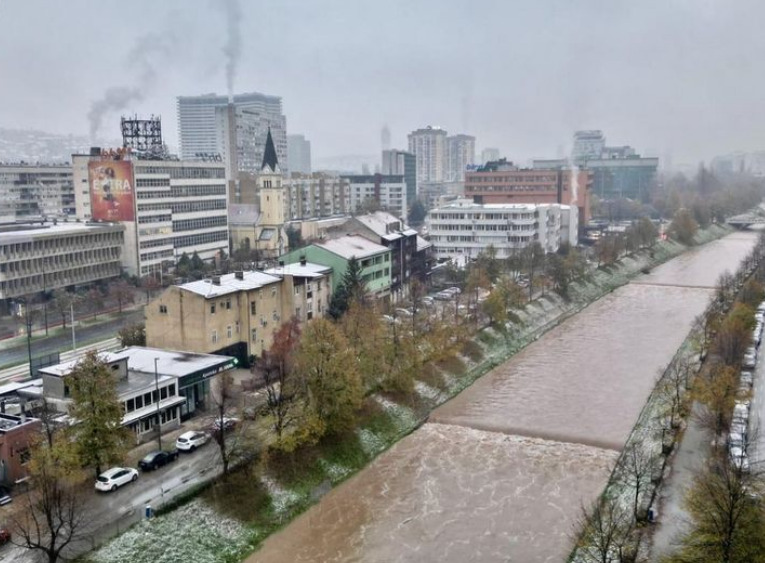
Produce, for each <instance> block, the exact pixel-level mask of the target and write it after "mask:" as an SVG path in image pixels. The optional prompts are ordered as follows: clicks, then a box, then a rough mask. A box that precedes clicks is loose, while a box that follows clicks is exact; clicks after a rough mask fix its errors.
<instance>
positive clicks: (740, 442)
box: [728, 430, 746, 450]
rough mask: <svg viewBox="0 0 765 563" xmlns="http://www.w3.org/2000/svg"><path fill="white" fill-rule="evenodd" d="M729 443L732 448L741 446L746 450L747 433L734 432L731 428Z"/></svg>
mask: <svg viewBox="0 0 765 563" xmlns="http://www.w3.org/2000/svg"><path fill="white" fill-rule="evenodd" d="M728 445H729V446H730V447H731V448H741V449H742V450H746V447H745V445H746V434H745V433H744V432H734V431H733V430H731V432H730V434H728Z"/></svg>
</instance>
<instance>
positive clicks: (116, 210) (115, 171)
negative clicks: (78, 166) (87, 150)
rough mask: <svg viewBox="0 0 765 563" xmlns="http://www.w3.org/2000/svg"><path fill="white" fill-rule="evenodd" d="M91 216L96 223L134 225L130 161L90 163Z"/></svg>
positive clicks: (95, 161) (133, 198) (93, 161)
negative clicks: (130, 222) (107, 222)
mask: <svg viewBox="0 0 765 563" xmlns="http://www.w3.org/2000/svg"><path fill="white" fill-rule="evenodd" d="M88 183H89V185H90V209H91V211H90V216H91V217H92V218H93V220H94V221H135V192H134V189H133V188H134V184H133V165H132V163H131V162H130V161H128V160H92V161H90V162H89V163H88Z"/></svg>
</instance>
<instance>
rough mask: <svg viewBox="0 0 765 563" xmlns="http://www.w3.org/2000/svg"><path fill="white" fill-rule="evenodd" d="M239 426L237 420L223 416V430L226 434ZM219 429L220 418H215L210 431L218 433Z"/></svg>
mask: <svg viewBox="0 0 765 563" xmlns="http://www.w3.org/2000/svg"><path fill="white" fill-rule="evenodd" d="M237 424H239V419H238V418H234V417H232V416H224V417H223V430H224V431H226V432H228V431H229V430H233V429H234V428H236V425H237ZM220 428H221V419H220V417H215V419H214V420H213V422H212V430H213V432H218V431H219V430H220Z"/></svg>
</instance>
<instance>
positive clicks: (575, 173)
mask: <svg viewBox="0 0 765 563" xmlns="http://www.w3.org/2000/svg"><path fill="white" fill-rule="evenodd" d="M578 200H579V167H578V166H577V165H576V164H574V161H573V160H572V161H571V203H570V204H569V205H572V206H573V205H576V204H577V201H578Z"/></svg>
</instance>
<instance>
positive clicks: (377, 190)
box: [343, 174, 407, 219]
mask: <svg viewBox="0 0 765 563" xmlns="http://www.w3.org/2000/svg"><path fill="white" fill-rule="evenodd" d="M343 178H345V179H346V180H348V182H349V186H348V189H349V193H350V203H351V209H352V210H353V211H356V212H358V211H363V210H364V206H365V204H366V203H367V202H368V201H369V200H373V201H376V202H377V203H378V204H379V206H380V207H381V208H382V209H384V210H385V211H387V212H388V213H390V214H392V215H394V216H396V217H398V218H399V219H401V218H402V217H406V214H407V206H406V183H405V182H404V177H403V176H383V175H382V174H362V175H361V176H343Z"/></svg>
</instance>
